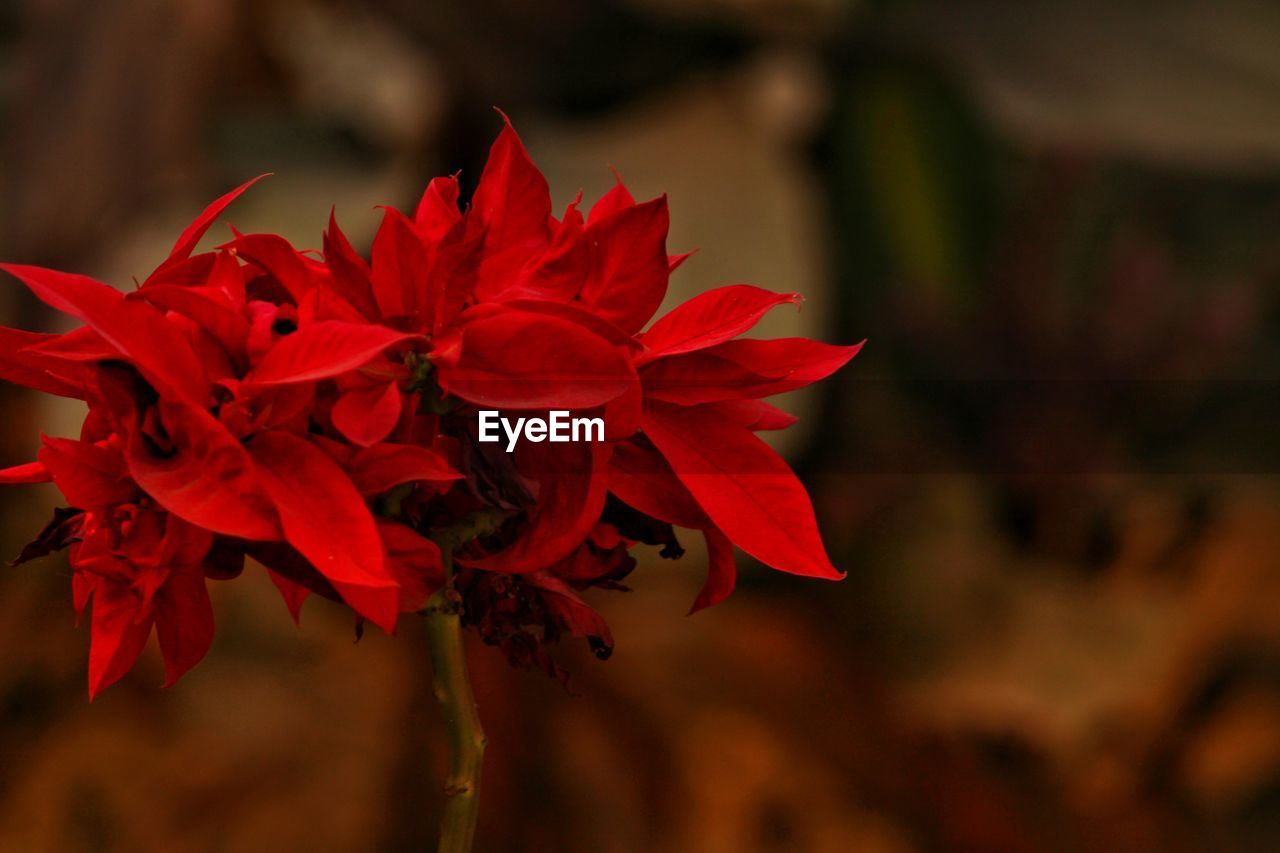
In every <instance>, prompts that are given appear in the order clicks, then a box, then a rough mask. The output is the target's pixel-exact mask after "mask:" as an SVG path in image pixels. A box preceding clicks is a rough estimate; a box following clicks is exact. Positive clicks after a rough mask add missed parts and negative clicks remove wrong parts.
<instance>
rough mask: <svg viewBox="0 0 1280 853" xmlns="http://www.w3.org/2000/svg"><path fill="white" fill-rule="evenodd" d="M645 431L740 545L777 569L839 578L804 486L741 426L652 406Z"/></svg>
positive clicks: (692, 411) (699, 410)
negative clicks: (819, 531) (825, 546)
mask: <svg viewBox="0 0 1280 853" xmlns="http://www.w3.org/2000/svg"><path fill="white" fill-rule="evenodd" d="M644 430H645V434H646V435H648V436H649V438H650V439H651V440H652V441H653V443H654V445H655V446H656V447H657V448H658V450H659V451H661V453H662V455H663V456H665V457H666V458H667V461H668V462H669V463H671V468H672V470H674V471H675V473H676V476H677V477H679V478H680V481H681V482H682V483H684V485H685V486H686V487H687V488H688V489H689V492H690V493H691V494H692V495H693V497H694V498H695V499H696V500H697V501H698V504H699V505H700V506H701V507H702V508H703V510H705V511H706V513H707V515H708V516H710V518H711V520H712V521H713V522H715V524H716V526H717V527H719V528H720V529H721V530H722V531H724V533H725V534H726V535H727V536H728V537H729V538H730V539H732V540H733V542H734V544H736V545H737V546H738V547H739V548H741V549H742V550H744V551H746V552H747V553H748V554H750V555H751V556H753V557H755V558H756V559H757V560H760V561H761V562H762V563H765V564H766V565H769V566H772V567H773V568H775V569H778V570H780V571H784V572H790V573H792V574H797V575H806V576H809V577H820V578H829V579H838V578H841V577H843V576H844V573H843V572H840V571H839V570H837V569H836V568H835V567H834V566H832V565H831V560H830V559H829V558H828V557H827V553H826V549H825V548H824V547H823V544H822V538H821V536H820V535H819V533H818V524H817V521H816V520H815V519H814V515H813V504H812V502H810V500H809V495H808V494H807V493H806V492H805V489H804V486H802V485H801V484H800V481H799V480H797V479H796V476H795V474H794V473H793V472H792V471H791V469H790V468H789V467H788V466H787V463H786V462H784V461H783V460H782V458H781V457H780V456H778V454H777V453H775V452H774V451H773V449H772V448H770V447H769V446H768V445H767V444H765V443H764V442H763V441H761V440H760V439H758V438H756V437H755V435H753V434H752V433H751V432H750V431H749V430H748V429H746V428H745V427H743V426H742V425H740V424H737V423H734V422H733V421H730V420H727V419H725V418H724V417H722V416H720V415H718V414H715V413H714V412H710V411H707V410H705V409H702V408H698V407H693V408H685V407H681V406H673V405H670V404H667V403H659V402H652V403H650V404H648V405H647V406H646V407H645V425H644Z"/></svg>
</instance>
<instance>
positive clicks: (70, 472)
mask: <svg viewBox="0 0 1280 853" xmlns="http://www.w3.org/2000/svg"><path fill="white" fill-rule="evenodd" d="M41 438H42V441H43V443H44V446H43V447H42V448H40V462H41V463H43V465H44V467H45V468H47V469H48V471H49V473H50V475H52V477H53V482H54V485H56V486H57V487H58V491H60V492H62V494H63V496H64V497H65V498H66V499H67V503H69V504H71V505H72V506H74V507H76V508H77V509H84V510H90V511H93V510H97V511H102V510H104V509H106V508H108V507H111V506H114V505H115V504H118V503H122V502H124V501H127V500H129V499H130V498H132V497H133V496H134V495H135V494H136V493H137V491H138V487H137V486H136V485H134V482H133V480H132V479H130V477H129V474H128V472H127V471H126V470H125V467H124V459H123V458H122V456H121V455H120V452H119V451H118V450H112V449H107V448H105V447H99V446H98V445H96V444H88V443H86V442H82V441H74V440H72V439H69V438H50V437H49V436H42V437H41Z"/></svg>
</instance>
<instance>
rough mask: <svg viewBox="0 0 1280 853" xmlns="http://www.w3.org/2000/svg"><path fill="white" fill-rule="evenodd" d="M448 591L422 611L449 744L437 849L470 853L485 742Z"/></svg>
mask: <svg viewBox="0 0 1280 853" xmlns="http://www.w3.org/2000/svg"><path fill="white" fill-rule="evenodd" d="M442 550H443V551H444V556H445V573H446V576H447V577H450V578H451V576H452V574H453V573H452V571H451V569H452V567H451V565H450V563H451V562H452V560H451V559H450V556H449V553H448V551H447V550H445V549H442ZM449 591H450V586H449V585H448V584H446V585H445V587H444V589H442V590H440V592H438V593H436V595H435V596H434V597H433V598H432V600H431V602H430V603H429V604H428V605H427V611H426V617H427V632H428V635H429V636H430V639H431V667H432V670H433V671H434V683H435V695H436V700H437V701H438V702H439V703H440V710H441V712H442V713H443V715H444V724H445V729H446V732H447V734H448V743H449V775H448V777H447V778H446V780H445V785H444V794H445V807H444V817H443V818H442V819H441V821H440V843H439V846H438V847H437V850H438V851H439V853H467V851H469V850H471V841H472V839H473V838H474V836H475V832H476V817H477V815H478V814H479V811H480V768H481V765H482V764H483V763H484V747H485V742H486V741H485V736H484V730H483V729H482V728H481V727H480V715H479V713H477V711H476V697H475V694H474V693H473V692H472V690H471V678H470V676H468V674H467V656H466V650H465V649H464V648H463V645H462V619H461V617H460V616H459V614H458V609H457V607H456V606H455V605H454V603H453V602H452V601H451V600H450V598H449Z"/></svg>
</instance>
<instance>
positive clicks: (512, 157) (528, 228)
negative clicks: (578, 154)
mask: <svg viewBox="0 0 1280 853" xmlns="http://www.w3.org/2000/svg"><path fill="white" fill-rule="evenodd" d="M502 118H503V122H504V125H503V128H502V132H501V133H499V134H498V138H497V140H496V141H495V142H494V143H493V147H492V148H490V149H489V159H488V161H487V162H486V163H485V165H484V172H483V173H482V174H481V175H480V183H479V184H478V185H477V186H476V191H475V194H474V195H473V196H472V198H471V212H470V216H473V217H475V218H476V220H477V223H478V224H479V225H481V226H482V227H483V230H484V235H485V236H484V245H485V248H486V249H487V250H488V252H490V253H492V252H495V251H498V250H501V249H505V248H508V247H511V246H516V245H524V244H526V243H529V242H531V241H533V242H537V241H541V240H544V239H546V234H547V221H548V219H549V218H550V217H551V191H550V190H549V189H548V187H547V181H546V178H544V177H543V176H542V173H541V172H539V171H538V167H537V166H535V165H533V161H532V160H530V159H529V153H528V152H527V151H525V148H524V145H523V143H521V142H520V137H519V136H517V135H516V132H515V129H514V128H512V127H511V122H510V121H508V120H507V117H506V116H503V117H502Z"/></svg>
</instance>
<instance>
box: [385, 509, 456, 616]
mask: <svg viewBox="0 0 1280 853" xmlns="http://www.w3.org/2000/svg"><path fill="white" fill-rule="evenodd" d="M378 535H380V536H381V537H382V542H383V544H384V545H385V546H386V549H387V565H388V567H389V568H390V569H391V571H392V573H393V574H394V575H395V578H396V581H397V582H398V583H399V584H400V610H401V611H402V612H405V613H411V612H413V611H415V610H421V609H422V608H423V607H425V606H426V603H427V599H428V598H430V597H431V596H432V595H434V594H435V593H436V590H438V589H440V588H441V587H442V586H444V582H445V577H444V563H443V562H442V561H441V558H440V547H439V546H438V545H436V543H434V542H432V541H431V540H430V539H427V538H426V537H425V536H422V535H420V534H418V533H417V531H415V530H413V529H412V528H411V527H408V526H407V525H404V524H400V523H399V522H396V521H388V520H386V519H378Z"/></svg>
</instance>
